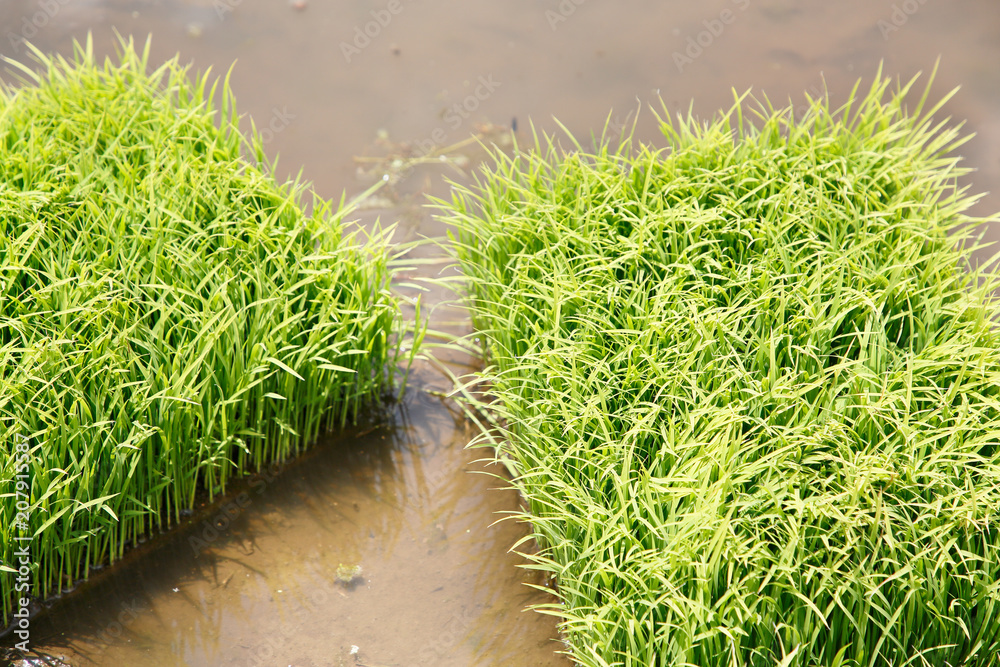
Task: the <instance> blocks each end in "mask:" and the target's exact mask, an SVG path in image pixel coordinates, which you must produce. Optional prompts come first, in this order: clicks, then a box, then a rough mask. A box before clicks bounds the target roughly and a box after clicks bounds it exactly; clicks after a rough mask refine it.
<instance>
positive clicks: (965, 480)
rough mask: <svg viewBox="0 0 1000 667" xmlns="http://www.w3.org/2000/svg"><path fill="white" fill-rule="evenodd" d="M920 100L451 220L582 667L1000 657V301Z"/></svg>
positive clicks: (732, 129)
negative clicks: (978, 258) (975, 262)
mask: <svg viewBox="0 0 1000 667" xmlns="http://www.w3.org/2000/svg"><path fill="white" fill-rule="evenodd" d="M913 83H914V82H913V81H911V82H910V83H909V84H906V85H903V86H892V84H891V82H890V81H889V80H887V79H884V78H883V77H882V76H881V73H880V74H879V76H878V77H877V79H876V80H875V82H874V83H873V85H872V86H871V88H870V89H869V90H867V91H864V90H859V88H858V87H856V88H855V90H854V92H853V94H852V96H851V102H850V103H849V104H847V105H846V106H845V107H842V108H840V109H832V108H831V106H830V103H829V100H828V99H825V98H821V99H814V100H810V104H809V107H808V111H807V112H806V113H805V114H804V116H803V117H801V118H796V117H795V115H794V114H793V111H792V109H791V108H785V109H776V108H774V107H772V106H771V105H770V104H769V103H767V104H760V105H759V107H755V108H757V109H758V110H757V111H756V112H754V113H755V118H753V119H752V122H751V119H750V118H749V117H748V116H746V113H747V112H746V111H745V110H744V109H745V107H746V105H745V104H744V102H745V99H744V98H740V99H737V102H736V104H735V105H734V107H733V108H732V109H731V110H730V111H729V112H727V113H723V114H720V115H719V116H718V117H717V118H716V119H714V120H713V121H711V122H699V121H696V120H694V119H693V118H691V117H690V116H688V117H680V118H679V119H677V120H669V119H668V120H664V121H662V129H663V133H664V135H665V136H666V138H667V140H668V147H667V148H665V149H662V150H657V149H653V148H650V147H644V146H636V145H633V143H632V142H630V141H626V142H625V143H624V144H623V145H622V146H621V147H620V148H617V147H612V144H611V142H610V141H608V140H603V139H602V140H601V141H600V142H599V145H598V147H597V148H596V150H594V151H591V152H586V151H584V150H582V149H581V147H580V146H579V144H576V146H575V149H574V150H568V151H563V150H559V149H558V148H557V146H556V142H555V141H554V140H553V139H551V138H548V139H538V138H537V137H536V139H535V145H534V147H533V150H532V151H529V152H521V153H517V154H515V155H514V156H513V157H508V156H505V155H503V154H499V153H498V154H497V155H496V166H495V167H492V168H490V169H489V170H488V171H487V173H486V174H485V175H484V176H481V177H479V178H478V179H477V182H476V184H475V185H474V186H471V187H469V188H457V189H456V192H455V196H454V198H453V200H452V201H451V202H449V203H444V202H439V205H440V206H441V207H442V209H444V211H445V214H444V217H445V218H446V219H447V220H448V221H450V222H451V223H452V224H453V225H454V226H455V230H456V231H455V232H454V235H453V248H454V253H455V254H456V256H457V258H458V260H459V261H460V264H461V267H462V270H463V272H464V274H465V276H466V280H467V290H468V300H469V303H470V305H471V308H472V309H473V313H474V318H475V323H476V325H477V328H478V330H479V331H480V332H482V334H483V336H484V340H485V347H486V352H487V354H488V359H489V360H490V362H491V366H490V367H489V368H488V369H487V371H486V372H485V377H486V378H487V379H488V380H489V381H490V383H491V386H492V392H493V394H494V396H495V397H496V399H498V402H497V403H496V406H495V409H496V410H497V411H498V414H499V417H501V419H500V420H499V421H500V423H502V424H504V430H505V433H504V436H505V441H506V442H505V444H503V445H501V449H502V451H501V455H502V456H505V457H510V459H511V465H512V467H513V468H514V469H515V470H516V472H517V474H516V484H517V485H518V486H519V488H520V489H521V490H522V491H523V493H524V495H525V497H526V499H527V501H528V505H529V509H530V511H529V512H527V513H526V514H525V515H524V518H526V519H528V520H529V521H530V522H531V524H532V525H533V526H534V537H535V538H537V540H538V542H539V544H540V546H541V551H540V552H539V553H538V554H537V555H531V556H529V557H530V558H531V559H532V561H533V563H532V564H531V565H530V566H531V567H534V568H538V569H541V570H544V571H546V572H548V573H551V574H552V575H554V577H555V578H556V579H557V581H558V595H559V598H560V602H561V604H558V605H552V606H550V607H543V608H542V610H543V611H546V612H548V613H553V614H556V615H558V616H560V617H561V618H562V619H563V621H562V627H563V629H564V631H565V633H566V635H567V638H568V640H569V642H570V644H571V646H572V656H573V658H574V659H575V660H576V661H577V662H578V663H579V664H581V665H588V666H606V665H626V666H636V667H638V666H639V665H657V666H668V665H670V666H679V665H697V666H704V667H719V666H721V665H725V666H731V667H737V666H740V667H749V666H753V667H763V666H765V665H766V666H768V667H772V666H774V665H780V666H781V667H790V666H802V667H806V666H813V667H819V666H823V667H840V666H847V665H851V666H857V667H861V666H865V667H875V666H880V665H881V666H894V667H901V666H904V665H906V666H909V665H913V666H925V665H935V666H942V667H943V666H946V665H950V666H958V665H964V666H966V667H971V666H979V665H982V666H986V665H996V664H997V660H998V657H997V656H998V652H1000V525H998V519H1000V516H998V513H1000V509H998V508H1000V446H998V444H997V442H998V437H1000V435H998V434H1000V335H998V333H997V329H996V326H995V324H994V323H995V321H996V319H997V317H998V316H1000V311H998V308H997V304H996V301H994V300H993V298H992V297H991V294H992V293H993V292H994V291H995V290H996V289H997V288H998V287H1000V280H998V277H997V275H996V274H995V273H992V272H986V271H979V270H972V269H969V267H967V262H966V260H965V254H964V253H965V252H969V251H970V248H971V247H972V245H975V243H972V245H969V244H968V243H967V244H966V246H965V249H964V250H963V249H960V248H958V247H957V246H956V242H957V241H960V240H961V239H963V238H966V239H968V238H971V234H972V231H971V227H972V226H973V225H976V224H978V223H980V222H982V220H978V219H973V218H970V217H968V216H967V215H966V214H965V213H964V212H965V211H966V210H967V209H968V207H969V205H970V203H971V202H972V201H973V200H972V199H971V198H970V197H968V196H967V193H966V192H965V191H964V190H962V189H960V188H959V187H958V186H957V185H956V179H957V178H958V177H959V176H961V175H962V174H963V173H965V170H964V169H962V168H960V167H959V166H958V158H956V157H954V154H953V153H952V151H953V150H954V149H955V148H956V147H957V146H959V145H960V144H961V143H962V142H963V141H964V139H963V138H962V137H961V136H960V134H959V131H958V129H957V128H954V127H951V126H949V125H948V124H947V123H941V124H937V123H936V121H934V120H932V117H933V116H934V114H935V113H937V112H938V111H939V110H940V106H941V105H940V104H939V105H935V106H933V107H932V108H928V104H927V102H926V100H927V93H926V92H924V94H923V97H922V98H921V99H920V100H919V103H918V104H916V105H913V106H912V108H909V109H908V107H907V104H906V100H907V99H908V98H910V99H911V101H912V92H911V88H912V86H913ZM942 104H943V102H942ZM956 229H965V230H966V232H965V233H964V234H958V235H956V236H949V233H950V232H952V231H954V230H956ZM970 243H971V242H970Z"/></svg>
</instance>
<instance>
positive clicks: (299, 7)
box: [288, 0, 308, 12]
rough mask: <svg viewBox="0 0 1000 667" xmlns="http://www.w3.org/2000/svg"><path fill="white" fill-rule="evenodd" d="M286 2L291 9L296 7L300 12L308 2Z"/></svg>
mask: <svg viewBox="0 0 1000 667" xmlns="http://www.w3.org/2000/svg"><path fill="white" fill-rule="evenodd" d="M288 4H290V5H291V6H292V9H297V10H299V11H300V12H301V11H302V10H303V9H305V8H306V5H307V4H308V3H307V2H306V0H289V3H288Z"/></svg>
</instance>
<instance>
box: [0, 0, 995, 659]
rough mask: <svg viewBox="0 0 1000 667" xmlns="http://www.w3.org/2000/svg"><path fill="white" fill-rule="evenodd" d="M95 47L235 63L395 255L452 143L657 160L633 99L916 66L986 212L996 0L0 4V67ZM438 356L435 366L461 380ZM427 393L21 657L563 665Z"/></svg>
mask: <svg viewBox="0 0 1000 667" xmlns="http://www.w3.org/2000/svg"><path fill="white" fill-rule="evenodd" d="M116 30H117V31H118V32H120V33H121V34H124V35H135V36H136V37H137V38H138V39H140V40H144V39H145V37H146V35H148V34H152V35H153V44H152V51H151V53H152V55H151V59H152V61H153V62H157V61H159V60H163V59H165V58H167V57H170V56H172V55H174V54H175V53H178V52H179V53H180V54H181V59H182V61H184V62H191V63H192V64H193V65H194V66H195V67H197V68H199V69H204V68H206V67H209V66H211V67H212V68H213V71H215V72H216V73H220V74H222V73H225V72H226V71H227V70H228V69H229V66H230V65H231V64H232V63H233V61H238V62H237V65H236V67H235V69H234V70H233V73H232V78H231V82H232V86H233V89H234V91H235V93H236V96H237V99H238V101H239V104H240V108H241V110H242V111H244V112H246V113H247V114H248V118H249V117H252V118H253V120H254V122H255V124H256V127H257V128H258V129H259V130H260V131H261V134H262V138H263V140H264V142H265V149H266V150H267V151H268V153H269V154H271V155H272V156H273V155H276V154H280V156H281V159H280V163H279V166H278V172H279V175H281V176H287V175H294V174H296V173H298V172H299V170H300V169H302V171H303V176H304V177H305V178H306V179H309V180H311V181H312V182H313V183H314V186H315V188H316V190H317V191H318V192H319V193H320V194H321V195H323V196H325V197H332V198H339V196H340V195H341V193H342V192H346V193H348V195H349V196H351V195H355V194H357V193H360V192H362V191H364V190H365V188H367V187H368V186H370V185H371V184H373V183H376V182H379V181H382V180H383V179H384V177H385V179H386V180H387V182H386V184H385V186H384V187H383V188H382V189H381V190H380V191H379V192H377V193H376V194H375V195H374V196H373V197H371V198H369V199H368V200H367V201H366V202H365V203H364V204H363V207H362V210H361V211H360V212H359V213H358V214H357V216H356V217H358V218H360V220H361V222H362V224H363V225H365V226H372V225H374V224H375V222H376V220H381V222H382V224H386V223H392V222H398V228H397V230H396V236H395V238H396V240H397V241H399V242H407V241H413V240H416V239H419V238H422V237H435V236H440V235H441V234H443V233H444V231H445V230H444V229H443V228H442V227H441V225H440V224H439V223H437V222H435V221H434V220H433V218H432V217H431V214H430V213H431V212H430V211H429V210H427V208H426V207H425V206H424V204H425V203H426V199H425V195H428V194H429V195H434V196H439V197H441V196H447V193H448V185H447V183H446V181H445V178H450V179H452V180H454V181H457V182H467V181H468V173H469V171H470V170H471V169H472V168H473V167H474V166H475V164H476V163H477V162H478V161H479V160H480V159H481V158H482V156H483V152H482V150H480V149H479V148H477V147H476V146H475V145H474V144H466V145H462V146H459V147H457V148H452V146H453V145H454V144H458V143H460V142H463V141H465V140H467V139H468V138H469V137H470V136H472V135H478V136H480V137H482V138H484V139H485V140H486V141H487V142H489V141H497V142H498V143H500V144H502V145H505V146H506V145H509V142H510V140H511V139H512V138H515V137H516V139H517V141H520V142H526V141H528V140H529V139H530V132H531V124H532V123H534V125H535V126H536V127H537V129H538V130H540V131H546V132H557V131H559V127H558V125H557V124H556V123H555V122H554V121H553V117H556V118H558V119H559V120H560V121H561V122H562V124H563V125H565V126H566V127H567V128H568V129H569V130H570V131H572V132H573V133H574V134H575V135H576V136H577V137H578V138H579V140H580V141H581V143H583V144H584V145H586V144H589V143H590V137H591V133H594V134H597V135H600V133H601V131H602V128H605V127H608V128H609V129H610V131H612V132H615V133H617V132H618V131H620V130H621V129H622V128H626V127H631V126H632V124H633V122H635V133H636V135H637V136H638V137H639V138H640V139H642V140H647V141H653V142H654V143H659V144H660V145H662V141H660V140H659V135H658V129H657V120H656V118H655V116H654V114H653V113H651V112H650V111H649V109H648V108H646V107H647V106H648V105H650V104H653V105H655V106H656V107H657V108H658V109H659V111H660V113H661V114H662V113H664V111H665V112H666V113H676V112H680V111H686V110H687V109H688V108H689V105H690V106H691V108H693V110H694V111H695V112H696V113H699V114H701V115H708V114H711V113H713V112H714V111H715V110H716V109H719V108H721V107H727V106H728V105H730V104H731V103H732V100H733V91H734V90H735V91H738V92H743V91H745V90H747V89H749V88H753V90H754V91H755V92H757V93H766V95H767V96H768V98H769V99H770V100H772V101H773V102H774V103H775V104H786V103H787V102H788V100H789V99H791V100H793V102H794V103H795V104H796V105H801V104H803V103H804V98H803V93H804V92H808V93H809V94H811V95H813V96H817V95H820V94H822V92H823V91H824V90H829V93H830V96H831V98H832V99H833V101H834V103H840V102H843V101H845V100H846V99H847V96H848V94H849V93H850V90H851V88H852V86H853V85H854V82H855V81H856V80H857V79H858V78H863V79H867V80H870V79H871V77H872V76H873V75H874V74H875V72H876V71H877V69H878V67H879V65H880V63H881V64H882V66H883V68H884V71H885V72H887V73H889V74H892V75H898V76H900V77H901V78H903V79H908V78H909V77H911V76H913V75H914V74H916V73H917V72H919V71H923V72H925V73H929V72H930V71H931V70H932V69H933V68H934V66H935V62H936V61H937V60H938V58H939V57H940V67H939V70H938V74H937V79H936V80H935V83H934V85H933V88H932V96H937V97H940V96H942V95H944V94H945V93H947V92H948V91H949V90H951V89H953V88H954V87H956V86H961V90H960V91H959V92H958V94H957V95H956V96H955V97H954V98H953V100H952V101H951V102H950V103H949V104H948V105H947V107H946V108H945V109H944V110H943V112H942V114H941V115H942V117H944V116H945V115H950V116H952V117H953V118H955V119H961V120H966V121H968V122H967V124H966V126H965V127H966V129H967V130H968V131H969V132H974V133H976V135H977V136H976V137H975V138H974V139H973V141H972V142H970V143H968V144H967V145H966V146H964V147H963V148H962V149H961V150H960V152H961V154H962V155H963V156H964V157H965V158H966V165H967V166H970V167H973V168H974V169H976V172H975V173H973V174H972V175H971V176H969V177H967V178H966V179H965V182H966V183H967V184H969V185H970V186H971V188H972V192H977V193H980V192H989V191H992V194H987V195H986V196H984V197H983V198H982V199H981V200H980V201H979V203H978V204H977V205H976V207H975V209H974V212H975V213H977V214H979V215H988V214H991V213H993V212H995V211H997V210H1000V196H998V194H997V193H998V192H1000V69H998V68H997V67H996V66H995V65H996V63H997V62H1000V5H998V4H997V3H996V2H994V0H903V1H899V0H895V1H891V0H841V1H839V2H835V3H833V2H828V1H824V0H711V1H708V0H706V1H703V2H697V3H693V2H685V1H682V0H673V1H666V0H635V1H633V2H629V3H615V2H608V1H603V0H511V1H509V2H504V3H496V2H488V1H487V0H438V1H432V0H422V1H421V2H414V1H412V0H385V1H384V2H379V1H376V2H362V1H360V0H350V1H347V0H345V1H341V2H336V3H329V2H322V1H321V0H295V2H293V3H291V4H290V3H289V2H287V1H286V0H268V1H267V2H257V1H252V2H251V1H244V0H135V1H127V0H45V1H36V0H3V2H0V53H2V54H3V55H4V56H7V57H13V58H19V59H24V58H26V55H27V50H26V48H25V46H24V45H23V40H22V38H28V39H30V40H32V41H33V42H35V43H36V44H37V45H38V46H39V47H40V48H42V49H43V50H44V51H49V52H52V51H55V52H61V53H68V52H69V51H70V50H71V43H72V39H73V38H83V37H84V36H85V35H86V34H87V32H88V31H92V33H93V35H94V43H95V49H96V50H97V51H98V52H100V53H112V52H113V51H114V42H115V39H116V38H115V31H116ZM4 78H6V79H8V80H11V79H12V78H13V75H12V74H11V73H9V72H8V73H7V74H6V75H5V77H4ZM661 99H662V106H661V103H660V100H661ZM640 107H642V111H641V112H639V113H638V118H636V117H637V114H636V111H637V110H638V109H639V108H640ZM515 128H516V132H514V131H513V130H514V129H515ZM564 143H566V144H567V145H568V142H564ZM442 155H443V159H442ZM419 157H423V158H425V159H424V160H423V162H424V163H423V164H414V163H413V162H412V160H413V159H414V158H419ZM429 158H432V159H429ZM428 162H439V163H440V164H426V163H428ZM987 238H997V233H996V230H994V229H988V230H987ZM440 255H441V253H440V251H439V250H438V249H437V248H435V247H434V246H426V245H425V246H421V247H418V248H417V249H415V250H413V251H411V252H410V257H411V258H412V259H413V260H415V261H414V263H413V265H412V268H410V269H408V270H406V271H405V272H404V278H405V279H406V280H408V281H411V282H412V281H420V280H421V279H422V278H426V277H442V276H444V277H447V276H448V275H450V274H449V272H448V270H447V269H446V267H445V265H444V263H443V262H440V261H438V262H437V263H434V260H435V258H440ZM416 260H420V261H416ZM403 289H404V290H405V291H406V293H407V294H410V295H415V294H416V293H418V292H419V291H420V290H418V289H416V288H413V287H407V288H403ZM424 289H425V290H426V291H424V292H423V299H424V304H425V305H426V306H433V307H434V308H433V310H432V311H430V315H431V327H432V328H434V329H438V330H442V331H450V332H455V333H467V332H469V324H468V318H467V315H466V314H465V313H464V312H463V311H461V310H460V309H458V308H456V307H454V306H451V305H448V304H447V303H445V302H446V301H448V300H449V299H450V298H452V297H451V296H450V295H449V294H448V293H447V292H446V291H445V290H443V289H442V288H440V287H436V286H428V285H426V284H425V285H424ZM423 312H425V313H427V312H428V311H427V309H426V308H425V309H424V311H423ZM436 354H437V355H438V356H439V357H440V358H441V359H443V360H444V361H445V362H446V363H447V364H448V365H449V368H450V371H451V372H452V373H454V374H457V375H461V374H464V373H468V372H470V371H471V370H472V369H473V366H472V365H471V360H470V359H468V358H466V357H464V356H463V355H460V354H455V353H448V352H445V351H441V350H439V351H437V352H436ZM449 386H450V383H449V381H448V380H447V379H446V376H445V375H444V374H443V373H442V372H441V371H440V370H439V369H437V367H435V366H432V365H430V364H426V363H419V364H418V366H417V371H416V374H415V376H414V378H413V381H412V383H411V388H410V390H409V391H408V392H407V395H406V397H405V400H404V401H403V402H402V403H400V404H399V405H396V406H394V407H393V408H392V409H390V410H389V411H388V415H387V416H386V417H385V418H384V419H382V420H381V422H380V423H379V424H378V425H376V426H375V427H374V428H373V425H371V424H368V425H365V426H361V427H358V428H357V429H354V430H353V431H351V432H348V433H345V434H341V435H339V436H337V437H331V438H330V439H328V440H324V441H323V442H321V443H319V444H318V445H317V446H316V447H315V448H314V449H313V450H311V451H310V452H309V453H308V454H306V455H305V456H303V457H302V458H300V459H299V460H296V461H293V462H289V463H287V464H285V465H282V466H277V467H276V468H274V469H272V470H270V471H264V472H263V473H261V474H260V475H257V476H254V477H252V478H250V479H249V480H247V481H245V482H244V483H243V484H242V485H240V486H238V487H237V488H234V489H233V490H232V491H231V493H230V494H229V495H228V496H227V497H226V498H225V499H222V500H221V501H220V502H218V503H216V504H214V505H211V506H206V507H204V508H202V509H201V510H200V512H199V513H198V514H196V516H194V517H192V519H191V522H190V523H189V524H188V525H186V526H184V527H182V528H181V529H179V530H178V531H174V532H172V533H171V534H169V535H168V536H165V537H164V536H161V537H158V538H157V539H155V540H153V541H152V542H151V543H148V544H145V545H142V546H140V547H139V548H137V549H136V550H135V551H134V552H133V553H132V554H131V555H129V557H128V558H126V560H125V561H124V562H123V563H121V564H118V565H116V566H114V567H112V568H108V569H107V570H105V571H103V572H101V573H100V574H99V575H97V576H96V577H94V578H92V580H91V582H89V583H87V584H83V585H81V586H80V587H79V588H78V589H77V590H76V591H74V592H73V593H71V594H68V595H65V596H63V598H62V599H60V600H58V601H56V602H55V603H54V604H52V605H51V606H50V608H48V609H47V610H46V611H45V612H44V613H42V614H40V615H38V616H37V617H35V618H34V619H33V620H32V624H31V641H32V646H33V647H34V648H35V649H37V650H39V651H42V652H47V653H49V654H53V655H57V656H62V657H63V658H64V659H65V661H66V662H67V663H69V664H72V665H94V664H96V665H295V666H296V667H301V666H304V665H334V666H339V665H368V666H369V667H389V666H393V667H396V666H399V667H402V666H408V667H409V666H419V665H428V666H431V665H433V666H449V665H455V666H458V665H484V666H488V665H529V666H539V667H545V666H548V665H568V664H569V660H568V659H567V658H566V657H565V656H562V655H560V654H558V653H557V651H559V650H560V649H562V648H564V646H563V645H562V644H561V643H560V642H559V641H558V633H557V628H556V624H555V620H554V619H553V618H552V617H551V616H546V615H543V614H538V613H533V612H525V611H524V610H525V608H526V607H527V606H529V605H532V604H540V603H545V602H548V601H550V600H551V598H550V597H549V596H548V595H546V594H545V593H544V592H541V591H538V590H536V589H535V588H532V587H530V586H528V585H526V584H534V585H538V586H542V585H544V584H545V583H546V582H544V581H541V580H539V579H537V578H536V577H535V576H534V574H533V573H532V571H530V570H525V569H521V568H518V567H517V566H518V565H520V564H524V562H525V561H524V560H523V559H522V558H520V557H518V556H515V555H512V554H510V553H508V549H509V547H510V546H511V545H513V544H514V543H515V542H517V541H518V540H519V539H520V538H521V537H523V536H524V535H525V534H526V528H525V526H523V525H519V524H517V523H514V522H513V521H503V522H501V523H499V524H496V525H495V524H494V522H495V521H496V520H497V519H498V518H500V517H501V516H504V513H507V512H511V511H513V510H516V509H517V508H518V507H519V499H518V497H517V495H516V493H514V492H513V491H510V490H509V489H507V490H503V487H504V486H505V484H504V483H503V481H502V480H501V479H498V478H496V477H494V476H491V475H489V474H476V473H484V472H488V473H492V474H494V475H500V474H501V472H502V471H498V470H493V469H490V468H488V467H486V466H485V465H484V464H482V463H477V459H479V458H481V457H483V456H484V455H485V454H484V452H482V451H481V450H479V451H477V450H466V449H464V448H463V447H464V445H465V444H466V443H467V442H468V441H469V439H470V438H471V437H472V436H473V435H474V433H475V431H474V429H473V428H472V427H471V426H470V424H469V422H468V421H467V420H466V419H465V418H464V416H463V415H462V414H461V412H460V411H459V410H458V409H457V408H456V407H455V406H454V405H453V404H452V403H450V402H449V401H447V400H444V399H442V398H440V397H439V396H438V395H436V394H435V393H433V392H435V391H440V390H446V389H447V388H448V387H449ZM369 429H372V430H369ZM355 566H360V568H361V569H360V572H358V573H357V574H356V575H355V570H354V568H355ZM342 579H350V581H347V582H345V581H343V580H342ZM3 641H4V642H6V643H7V644H10V643H12V640H11V639H10V638H9V637H7V638H4V639H3ZM355 647H357V650H356V651H355ZM352 651H353V653H352Z"/></svg>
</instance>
